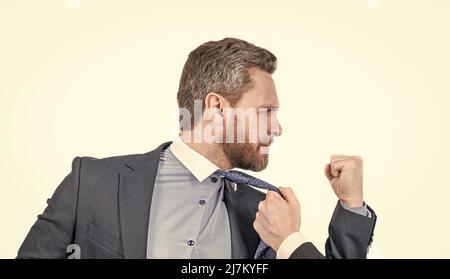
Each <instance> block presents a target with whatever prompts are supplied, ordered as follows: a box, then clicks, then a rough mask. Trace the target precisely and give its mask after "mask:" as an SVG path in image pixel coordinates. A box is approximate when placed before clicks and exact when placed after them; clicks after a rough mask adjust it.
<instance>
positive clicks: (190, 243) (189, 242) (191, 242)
mask: <svg viewBox="0 0 450 279" xmlns="http://www.w3.org/2000/svg"><path fill="white" fill-rule="evenodd" d="M194 244H195V241H194V240H192V239H190V240H189V241H188V242H187V245H189V246H194Z"/></svg>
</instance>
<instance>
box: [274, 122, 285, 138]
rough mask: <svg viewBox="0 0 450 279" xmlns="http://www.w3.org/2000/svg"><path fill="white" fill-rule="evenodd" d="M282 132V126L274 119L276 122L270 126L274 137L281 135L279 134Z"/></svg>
mask: <svg viewBox="0 0 450 279" xmlns="http://www.w3.org/2000/svg"><path fill="white" fill-rule="evenodd" d="M282 133H283V128H282V127H281V124H280V122H278V121H276V124H275V125H274V127H272V134H273V135H275V136H276V137H279V136H281V134H282Z"/></svg>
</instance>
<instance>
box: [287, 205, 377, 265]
mask: <svg viewBox="0 0 450 279" xmlns="http://www.w3.org/2000/svg"><path fill="white" fill-rule="evenodd" d="M367 209H368V210H369V211H370V214H371V218H369V217H366V216H363V215H360V214H358V213H355V212H351V211H349V210H346V209H345V208H344V207H343V206H342V205H341V203H340V202H339V201H338V203H337V205H336V208H335V210H334V213H333V216H332V218H331V221H330V225H329V227H328V239H327V241H326V244H325V253H326V256H323V255H322V254H321V253H320V251H319V250H318V249H317V248H316V247H315V246H314V245H313V244H312V243H311V242H306V243H304V244H302V245H300V246H299V247H298V248H297V249H296V250H294V252H293V253H292V254H291V256H290V257H289V258H290V259H321V258H328V259H364V258H366V255H367V249H368V247H369V245H370V244H371V242H372V237H373V231H374V229H375V223H376V219H377V216H376V215H375V212H374V211H373V210H372V209H371V208H370V207H369V206H367Z"/></svg>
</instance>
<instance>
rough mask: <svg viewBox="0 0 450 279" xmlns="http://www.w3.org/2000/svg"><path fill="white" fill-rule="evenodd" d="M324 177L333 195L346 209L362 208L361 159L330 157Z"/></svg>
mask: <svg viewBox="0 0 450 279" xmlns="http://www.w3.org/2000/svg"><path fill="white" fill-rule="evenodd" d="M325 175H326V177H327V178H328V181H329V182H330V184H331V187H332V188H333V191H334V193H335V194H336V196H338V198H339V199H340V200H341V202H342V204H343V205H345V206H347V207H361V206H363V203H364V201H363V163H362V159H361V157H358V156H346V155H332V156H331V159H330V163H329V164H327V165H326V166H325Z"/></svg>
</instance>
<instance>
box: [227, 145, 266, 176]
mask: <svg viewBox="0 0 450 279" xmlns="http://www.w3.org/2000/svg"><path fill="white" fill-rule="evenodd" d="M260 146H261V145H259V144H258V143H223V150H224V152H225V156H227V158H228V160H229V162H230V164H231V166H232V167H233V168H240V169H244V170H251V171H262V170H263V169H265V168H266V167H267V164H268V163H269V155H268V154H262V153H261V152H260Z"/></svg>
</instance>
